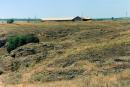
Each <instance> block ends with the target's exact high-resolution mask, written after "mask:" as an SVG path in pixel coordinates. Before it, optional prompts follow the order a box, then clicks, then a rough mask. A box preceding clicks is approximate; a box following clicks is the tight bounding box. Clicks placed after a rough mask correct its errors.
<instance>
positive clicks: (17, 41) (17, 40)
mask: <svg viewBox="0 0 130 87" xmlns="http://www.w3.org/2000/svg"><path fill="white" fill-rule="evenodd" d="M38 42H39V39H38V38H37V37H35V36H34V35H32V34H30V35H17V36H10V37H8V39H7V43H8V44H7V51H8V52H9V53H10V52H11V51H12V50H14V49H16V48H17V47H20V46H22V45H25V44H27V43H38Z"/></svg>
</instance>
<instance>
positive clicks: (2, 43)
mask: <svg viewBox="0 0 130 87" xmlns="http://www.w3.org/2000/svg"><path fill="white" fill-rule="evenodd" d="M6 41H7V40H6V38H0V48H1V47H3V46H5V44H6Z"/></svg>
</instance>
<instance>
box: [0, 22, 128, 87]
mask: <svg viewBox="0 0 130 87" xmlns="http://www.w3.org/2000/svg"><path fill="white" fill-rule="evenodd" d="M26 34H34V35H35V36H37V37H38V38H39V40H40V42H39V43H29V44H26V45H23V46H20V47H18V48H16V49H15V50H13V51H11V53H10V54H9V53H8V52H7V51H6V46H5V47H2V48H0V55H1V56H0V60H1V61H0V71H1V73H2V75H1V76H0V83H2V84H3V85H6V87H14V86H16V87H129V85H130V83H129V81H130V23H129V21H125V20H123V21H88V22H45V23H34V24H32V23H17V24H4V25H0V37H1V38H7V37H8V36H11V35H13V36H17V35H26ZM14 55H15V56H14ZM3 87H4V86H3Z"/></svg>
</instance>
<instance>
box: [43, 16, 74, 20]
mask: <svg viewBox="0 0 130 87" xmlns="http://www.w3.org/2000/svg"><path fill="white" fill-rule="evenodd" d="M72 19H73V17H66V18H42V20H48V21H53V20H72Z"/></svg>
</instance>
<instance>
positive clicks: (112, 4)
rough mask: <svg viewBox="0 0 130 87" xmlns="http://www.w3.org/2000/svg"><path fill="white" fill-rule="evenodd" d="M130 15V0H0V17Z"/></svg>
mask: <svg viewBox="0 0 130 87" xmlns="http://www.w3.org/2000/svg"><path fill="white" fill-rule="evenodd" d="M126 11H127V12H128V16H130V0H0V18H28V17H32V18H34V17H35V16H36V17H38V18H44V17H73V16H84V17H86V16H89V17H92V18H104V17H124V16H126Z"/></svg>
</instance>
